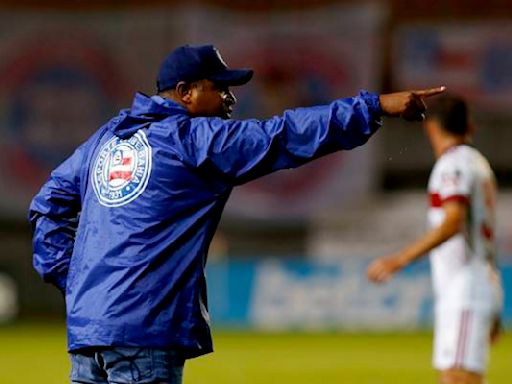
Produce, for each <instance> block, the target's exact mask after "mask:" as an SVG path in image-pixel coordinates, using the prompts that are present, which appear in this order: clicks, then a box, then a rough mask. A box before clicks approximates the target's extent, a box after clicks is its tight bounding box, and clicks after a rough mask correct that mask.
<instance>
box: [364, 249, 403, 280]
mask: <svg viewBox="0 0 512 384" xmlns="http://www.w3.org/2000/svg"><path fill="white" fill-rule="evenodd" d="M401 268H402V265H401V263H400V262H399V256H398V255H392V256H388V257H381V258H379V259H376V260H374V261H373V262H372V263H371V264H370V265H369V266H368V269H367V271H366V275H367V276H368V280H370V281H372V282H374V283H385V282H387V281H388V280H389V279H391V277H393V275H394V274H395V273H396V272H398V271H399V270H400V269H401Z"/></svg>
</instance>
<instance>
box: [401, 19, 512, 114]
mask: <svg viewBox="0 0 512 384" xmlns="http://www.w3.org/2000/svg"><path fill="white" fill-rule="evenodd" d="M393 43H394V44H393V45H394V49H393V74H392V75H393V80H394V87H395V88H397V89H402V88H404V89H405V88H411V87H412V88H419V87H424V86H436V85H446V86H447V87H448V90H449V91H451V92H455V93H460V94H462V95H464V96H465V97H467V98H468V99H469V100H470V101H471V102H472V105H473V106H474V108H475V109H480V110H483V111H500V112H505V113H509V111H510V106H511V105H512V22H511V21H501V22H500V21H492V22H467V23H455V24H454V23H450V24H420V25H417V24H415V25H404V26H402V27H400V28H397V30H396V31H395V33H394V40H393Z"/></svg>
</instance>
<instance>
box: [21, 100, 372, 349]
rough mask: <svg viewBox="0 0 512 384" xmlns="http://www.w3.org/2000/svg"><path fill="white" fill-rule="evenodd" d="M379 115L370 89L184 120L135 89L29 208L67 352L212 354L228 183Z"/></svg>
mask: <svg viewBox="0 0 512 384" xmlns="http://www.w3.org/2000/svg"><path fill="white" fill-rule="evenodd" d="M381 114H382V112H381V110H380V104H379V99H378V96H377V95H374V94H369V93H367V92H361V94H360V95H359V96H357V97H354V98H347V99H341V100H337V101H334V102H332V103H331V104H329V105H324V106H315V107H311V108H298V109H294V110H288V111H285V112H284V114H283V115H282V116H280V117H277V116H276V117H273V118H271V119H269V120H262V121H260V120H241V121H240V120H223V119H220V118H206V117H196V118H191V117H190V116H189V115H188V114H187V111H186V109H185V108H184V107H182V106H180V105H179V104H177V103H175V102H173V101H171V100H168V99H163V98H161V97H159V96H153V97H149V96H146V95H143V94H141V93H137V94H136V96H135V99H134V102H133V105H132V107H131V109H129V110H123V111H121V112H120V114H119V115H118V116H116V117H115V118H113V119H112V120H110V121H109V122H108V123H107V124H105V125H104V126H103V127H101V128H100V129H99V130H98V131H97V132H96V133H95V134H94V135H93V136H91V137H90V138H89V139H88V140H87V141H86V142H85V143H84V144H82V145H81V146H80V147H78V149H77V150H76V151H75V152H74V153H73V155H71V156H70V157H69V158H68V159H67V160H65V161H64V162H63V163H62V164H61V165H60V166H59V167H58V168H56V169H55V170H54V171H53V172H52V173H51V176H50V178H49V179H48V181H47V182H46V183H45V184H44V185H43V187H42V188H41V190H40V191H39V193H38V194H37V195H36V196H35V197H34V199H33V201H32V204H31V206H30V214H29V216H30V222H31V224H32V228H33V247H34V267H35V269H36V270H37V271H38V273H39V274H40V275H41V276H42V277H43V279H44V280H45V281H47V282H50V283H53V284H55V285H56V286H57V287H58V288H59V289H60V290H61V291H62V292H63V293H64V294H65V298H66V310H67V329H68V349H69V351H73V350H77V349H80V348H84V347H90V346H134V347H135V346H144V347H153V348H175V349H179V350H181V351H182V352H183V353H185V354H186V356H187V357H189V358H190V357H194V356H199V355H201V354H205V353H208V352H211V351H212V340H211V336H210V328H209V317H208V309H207V308H208V306H207V298H206V280H205V263H206V255H207V252H208V246H209V244H210V241H211V239H212V237H213V234H214V232H215V230H216V227H217V224H218V222H219V220H220V217H221V213H222V210H223V208H224V205H225V203H226V201H227V199H228V197H229V195H230V193H231V190H232V188H233V187H234V186H236V185H240V184H243V183H245V182H248V181H250V180H253V179H255V178H258V177H260V176H263V175H266V174H269V173H271V172H274V171H277V170H280V169H285V168H294V167H298V166H300V165H301V164H305V163H307V162H309V161H311V160H313V159H316V158H318V157H320V156H323V155H326V154H328V153H332V152H335V151H338V150H341V149H351V148H354V147H356V146H359V145H362V144H364V143H365V142H366V141H367V140H368V139H369V137H370V136H371V135H372V134H373V133H374V132H375V131H376V130H377V129H378V128H379V127H380V126H381ZM347 182H349V181H347Z"/></svg>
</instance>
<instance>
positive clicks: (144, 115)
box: [109, 92, 188, 139]
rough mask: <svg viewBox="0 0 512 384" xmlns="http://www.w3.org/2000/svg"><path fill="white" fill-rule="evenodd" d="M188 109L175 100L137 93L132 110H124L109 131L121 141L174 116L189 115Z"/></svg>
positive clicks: (114, 120) (112, 122)
mask: <svg viewBox="0 0 512 384" xmlns="http://www.w3.org/2000/svg"><path fill="white" fill-rule="evenodd" d="M187 114H188V111H187V109H186V108H185V107H184V106H182V105H180V104H178V103H176V102H175V101H173V100H169V99H164V98H163V97H160V96H152V97H149V96H148V95H145V94H143V93H141V92H137V93H136V94H135V97H134V99H133V103H132V107H131V108H130V109H123V110H122V111H121V112H120V113H119V115H118V116H116V117H115V118H114V119H112V120H111V121H110V124H109V130H110V131H112V132H113V133H114V134H115V135H116V136H118V137H120V138H121V139H126V138H128V137H130V136H132V135H133V134H134V133H135V132H137V131H138V130H139V129H142V128H147V127H148V126H149V125H150V124H151V123H154V122H157V121H161V120H163V119H166V118H167V117H169V116H173V115H187Z"/></svg>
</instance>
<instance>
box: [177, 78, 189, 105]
mask: <svg viewBox="0 0 512 384" xmlns="http://www.w3.org/2000/svg"><path fill="white" fill-rule="evenodd" d="M174 92H175V93H176V96H178V98H179V99H180V100H181V101H182V102H183V103H184V104H190V103H191V102H192V86H191V84H189V83H186V82H184V81H180V82H179V83H178V84H176V87H175V88H174Z"/></svg>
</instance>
